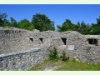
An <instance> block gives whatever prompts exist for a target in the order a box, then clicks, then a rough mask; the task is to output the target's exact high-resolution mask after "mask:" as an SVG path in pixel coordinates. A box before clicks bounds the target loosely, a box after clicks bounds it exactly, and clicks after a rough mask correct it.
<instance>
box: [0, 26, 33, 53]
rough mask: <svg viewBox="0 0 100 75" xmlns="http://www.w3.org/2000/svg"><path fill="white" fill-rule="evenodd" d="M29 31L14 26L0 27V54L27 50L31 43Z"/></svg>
mask: <svg viewBox="0 0 100 75" xmlns="http://www.w3.org/2000/svg"><path fill="white" fill-rule="evenodd" d="M29 35H30V34H29V32H28V31H25V30H21V29H15V28H12V29H11V28H1V29H0V54H3V53H11V52H18V51H22V50H27V49H29V48H30V46H31V45H32V43H31V41H30V40H29Z"/></svg>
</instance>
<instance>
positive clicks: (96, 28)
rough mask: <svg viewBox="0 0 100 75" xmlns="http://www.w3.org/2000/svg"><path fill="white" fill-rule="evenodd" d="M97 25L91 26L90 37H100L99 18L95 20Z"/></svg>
mask: <svg viewBox="0 0 100 75" xmlns="http://www.w3.org/2000/svg"><path fill="white" fill-rule="evenodd" d="M96 21H97V23H96V24H94V23H93V24H92V26H91V34H92V35H100V17H99V18H97V19H96Z"/></svg>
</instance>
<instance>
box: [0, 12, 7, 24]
mask: <svg viewBox="0 0 100 75" xmlns="http://www.w3.org/2000/svg"><path fill="white" fill-rule="evenodd" d="M6 17H7V14H6V13H1V12H0V26H3V23H4V21H5V20H6Z"/></svg>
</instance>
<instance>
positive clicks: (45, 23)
mask: <svg viewBox="0 0 100 75" xmlns="http://www.w3.org/2000/svg"><path fill="white" fill-rule="evenodd" d="M32 24H33V25H34V27H35V29H38V30H40V31H47V30H55V28H54V22H53V21H51V20H50V19H49V18H48V17H47V16H46V15H44V14H36V15H33V17H32Z"/></svg>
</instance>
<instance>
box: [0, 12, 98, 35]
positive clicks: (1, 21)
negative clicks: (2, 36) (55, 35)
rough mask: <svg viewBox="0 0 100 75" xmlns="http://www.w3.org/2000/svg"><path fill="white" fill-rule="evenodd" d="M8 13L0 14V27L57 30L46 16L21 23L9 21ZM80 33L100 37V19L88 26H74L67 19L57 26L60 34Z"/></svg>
mask: <svg viewBox="0 0 100 75" xmlns="http://www.w3.org/2000/svg"><path fill="white" fill-rule="evenodd" d="M7 16H8V15H7V14H6V13H0V27H17V28H21V29H26V30H33V29H38V30H40V31H47V30H53V31H54V30H55V26H54V21H51V20H50V19H49V18H48V17H47V16H46V15H45V14H35V15H33V16H32V20H31V21H29V20H28V19H22V20H20V21H19V22H18V21H16V20H15V19H14V18H13V17H10V19H7ZM69 30H72V31H78V32H80V33H81V34H85V35H86V34H91V35H100V17H98V18H96V23H91V24H86V23H85V22H84V21H82V22H79V21H78V22H77V24H74V23H73V22H72V21H71V20H69V19H65V21H64V22H63V23H62V24H61V25H57V31H58V32H65V31H69Z"/></svg>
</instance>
